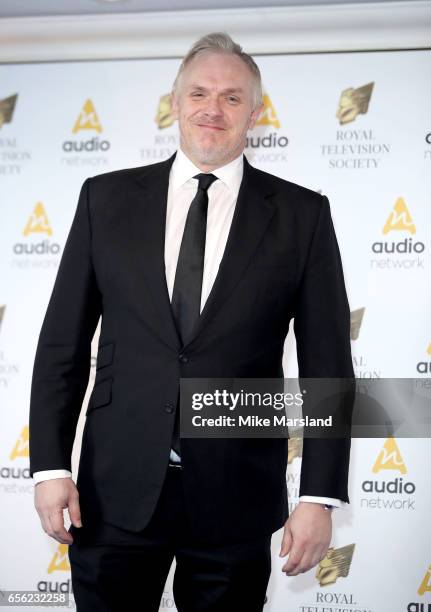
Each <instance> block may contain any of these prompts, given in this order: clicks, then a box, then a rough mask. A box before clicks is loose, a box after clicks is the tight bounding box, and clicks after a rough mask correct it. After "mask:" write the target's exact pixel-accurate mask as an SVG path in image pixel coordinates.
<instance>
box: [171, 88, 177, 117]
mask: <svg viewBox="0 0 431 612" xmlns="http://www.w3.org/2000/svg"><path fill="white" fill-rule="evenodd" d="M178 113H179V108H178V98H177V96H176V94H175V92H174V91H172V92H171V115H172V117H173V118H174V119H178Z"/></svg>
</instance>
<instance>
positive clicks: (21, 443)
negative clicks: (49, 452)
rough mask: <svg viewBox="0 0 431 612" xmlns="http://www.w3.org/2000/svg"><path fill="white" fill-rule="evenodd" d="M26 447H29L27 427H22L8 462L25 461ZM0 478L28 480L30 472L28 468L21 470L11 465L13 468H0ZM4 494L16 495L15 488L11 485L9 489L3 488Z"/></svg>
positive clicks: (6, 466)
mask: <svg viewBox="0 0 431 612" xmlns="http://www.w3.org/2000/svg"><path fill="white" fill-rule="evenodd" d="M28 445H29V429H28V425H24V427H23V428H22V430H21V433H20V434H19V436H18V438H17V439H16V441H15V443H14V445H13V447H12V450H11V452H10V454H9V459H10V461H16V460H17V459H18V460H19V459H26V460H27V459H28V457H29V452H28V449H29V446H28ZM27 463H28V462H27ZM0 478H2V479H3V478H4V479H8V478H13V479H16V480H19V479H21V478H25V479H27V480H28V479H29V478H30V470H29V468H28V467H25V468H22V467H18V466H16V465H13V466H8V465H4V466H2V467H0ZM5 492H7V493H16V492H17V490H16V486H15V487H14V485H13V484H10V485H9V489H6V488H5Z"/></svg>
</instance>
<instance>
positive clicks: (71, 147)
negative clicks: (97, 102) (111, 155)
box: [62, 98, 111, 166]
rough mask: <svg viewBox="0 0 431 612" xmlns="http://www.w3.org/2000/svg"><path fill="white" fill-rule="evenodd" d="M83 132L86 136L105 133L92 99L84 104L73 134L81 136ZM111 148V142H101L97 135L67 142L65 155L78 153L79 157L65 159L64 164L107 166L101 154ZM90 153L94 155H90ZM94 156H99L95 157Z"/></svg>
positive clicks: (64, 147) (63, 146)
mask: <svg viewBox="0 0 431 612" xmlns="http://www.w3.org/2000/svg"><path fill="white" fill-rule="evenodd" d="M81 132H84V133H85V134H86V133H88V132H96V134H101V133H102V132H103V128H102V124H101V122H100V120H99V116H98V114H97V111H96V108H95V106H94V104H93V101H92V100H91V99H90V98H89V99H88V100H86V101H85V102H84V105H83V106H82V108H81V110H80V112H79V114H78V117H77V119H76V121H75V123H74V125H73V127H72V134H80V133H81ZM110 148H111V143H110V142H109V140H101V139H99V137H98V136H97V135H96V136H93V137H92V138H89V139H87V140H76V139H74V140H65V141H64V142H63V145H62V149H63V151H64V152H65V153H78V154H79V155H77V156H75V157H67V158H66V157H65V158H63V162H64V163H67V164H68V165H71V166H72V165H74V166H83V165H93V166H96V165H106V164H107V159H106V158H105V157H101V156H100V153H106V151H108V150H109V149H110ZM89 153H90V154H93V155H88V154H89ZM94 154H98V155H97V156H94Z"/></svg>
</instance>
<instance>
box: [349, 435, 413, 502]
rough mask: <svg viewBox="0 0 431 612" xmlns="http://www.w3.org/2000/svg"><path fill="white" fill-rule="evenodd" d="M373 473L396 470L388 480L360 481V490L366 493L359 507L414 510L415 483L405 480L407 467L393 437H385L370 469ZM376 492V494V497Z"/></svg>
mask: <svg viewBox="0 0 431 612" xmlns="http://www.w3.org/2000/svg"><path fill="white" fill-rule="evenodd" d="M371 471H372V473H373V474H379V473H380V472H382V471H383V472H384V473H386V472H398V475H397V476H396V477H395V478H393V479H391V480H389V479H387V478H384V479H370V480H364V481H363V482H362V492H363V493H365V494H366V495H367V497H363V498H362V499H361V507H363V508H372V509H382V510H388V509H391V510H415V503H416V501H415V499H414V494H415V492H416V485H415V484H414V482H412V481H407V480H406V479H405V478H403V476H405V475H406V474H407V467H406V464H405V461H404V459H403V457H402V455H401V451H400V449H399V447H398V444H397V442H396V440H395V438H387V439H386V440H385V442H384V444H383V447H382V448H381V450H380V451H379V453H378V455H377V457H376V459H375V461H374V463H373V466H372V469H371ZM384 475H385V474H384ZM376 494H378V496H377V497H376Z"/></svg>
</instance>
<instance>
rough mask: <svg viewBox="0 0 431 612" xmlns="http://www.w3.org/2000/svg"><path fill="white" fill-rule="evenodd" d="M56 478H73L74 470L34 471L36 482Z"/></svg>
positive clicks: (34, 480)
mask: <svg viewBox="0 0 431 612" xmlns="http://www.w3.org/2000/svg"><path fill="white" fill-rule="evenodd" d="M54 478H72V472H69V470H41V471H40V472H34V473H33V482H34V484H37V483H38V482H43V481H44V480H53V479H54Z"/></svg>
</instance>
